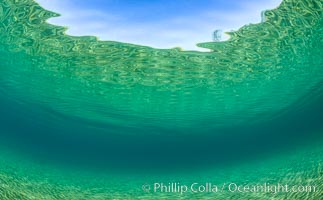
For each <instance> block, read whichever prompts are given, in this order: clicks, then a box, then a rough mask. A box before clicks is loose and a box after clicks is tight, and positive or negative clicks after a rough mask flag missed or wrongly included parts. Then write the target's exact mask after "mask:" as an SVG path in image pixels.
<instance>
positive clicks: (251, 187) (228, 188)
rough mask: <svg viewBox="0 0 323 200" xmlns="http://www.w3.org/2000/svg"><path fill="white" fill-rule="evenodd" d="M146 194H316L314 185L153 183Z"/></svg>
mask: <svg viewBox="0 0 323 200" xmlns="http://www.w3.org/2000/svg"><path fill="white" fill-rule="evenodd" d="M142 189H143V191H144V192H153V193H180V194H184V193H218V192H232V193H273V194H276V193H293V192H305V193H309V192H316V191H317V188H316V186H314V185H289V184H280V183H278V184H269V183H264V184H237V183H223V184H222V185H219V184H212V183H192V184H181V183H153V184H144V185H143V186H142Z"/></svg>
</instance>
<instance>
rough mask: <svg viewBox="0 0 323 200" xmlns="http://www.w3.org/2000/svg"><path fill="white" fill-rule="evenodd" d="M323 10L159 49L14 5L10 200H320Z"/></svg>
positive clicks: (4, 40)
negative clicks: (296, 189)
mask: <svg viewBox="0 0 323 200" xmlns="http://www.w3.org/2000/svg"><path fill="white" fill-rule="evenodd" d="M322 11H323V4H322V2H321V1H319V0H303V1H298V0H285V1H283V3H282V4H281V5H280V6H279V8H277V9H275V10H269V11H266V12H265V13H264V22H263V23H261V24H255V25H248V26H244V27H242V28H241V29H239V30H238V31H236V32H231V33H229V34H230V35H231V39H230V40H229V41H225V42H210V43H202V44H198V45H199V46H200V47H203V48H208V49H210V50H211V52H195V51H181V50H180V49H169V50H159V49H154V48H149V47H143V46H137V45H132V44H126V43H119V42H112V41H98V40H97V39H96V38H95V37H90V36H89V37H72V36H68V35H66V34H64V31H65V30H66V29H65V28H63V27H58V26H54V25H50V24H48V23H46V20H47V19H49V18H51V17H55V16H57V14H55V13H53V12H50V11H46V10H44V9H42V8H41V7H40V6H39V5H38V4H36V3H35V2H33V1H31V0H20V1H16V0H1V3H0V55H1V56H0V63H1V65H0V69H1V73H0V109H1V115H0V117H1V121H0V144H1V151H0V153H1V159H0V163H1V164H0V197H1V199H156V198H170V199H171V198H178V197H181V198H183V199H186V198H187V199H192V198H195V199H207V198H210V199H217V198H219V199H223V197H224V196H225V197H227V198H238V197H239V198H244V199H248V198H249V199H250V198H268V199H269V198H277V199H284V198H293V199H319V198H320V197H321V194H322V192H321V190H320V188H319V187H321V186H322V166H321V164H322V161H323V156H322V150H323V149H322V142H323V137H322V136H323V134H322V131H323V124H322V123H323V122H322V119H323V106H322V103H321V102H322V99H323V98H322V95H323V91H322V89H323V87H322V81H323V68H322V66H323V55H322V54H323V53H322V50H323V46H322V27H323V18H322V17H323V13H322ZM154 182H165V183H168V182H180V183H190V182H202V183H204V182H214V183H215V184H221V183H223V182H236V183H259V184H260V183H264V182H271V183H278V182H283V183H286V184H287V183H288V184H301V183H302V184H315V185H317V186H318V188H319V191H317V192H313V193H279V194H272V193H243V194H242V193H230V192H223V193H216V194H213V193H208V194H205V193H203V194H201V193H198V194H195V193H187V194H184V195H181V194H178V193H152V192H145V191H143V190H142V185H143V184H150V185H151V184H153V183H154Z"/></svg>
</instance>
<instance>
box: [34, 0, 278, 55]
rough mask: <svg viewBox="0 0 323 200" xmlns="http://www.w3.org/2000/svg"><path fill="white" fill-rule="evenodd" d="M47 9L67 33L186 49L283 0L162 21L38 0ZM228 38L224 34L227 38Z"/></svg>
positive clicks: (258, 18) (258, 15)
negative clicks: (133, 19)
mask: <svg viewBox="0 0 323 200" xmlns="http://www.w3.org/2000/svg"><path fill="white" fill-rule="evenodd" d="M36 1H37V2H38V3H40V5H41V6H43V7H44V8H45V9H48V10H51V11H54V12H57V13H60V14H61V16H60V17H57V18H52V19H50V20H49V21H48V22H49V23H52V24H56V25H61V26H67V27H68V28H69V29H68V30H67V34H69V35H75V36H82V35H94V36H97V37H99V38H100V39H101V40H111V41H119V42H126V43H133V44H138V45H145V46H151V47H155V48H173V47H182V48H183V49H185V50H199V51H205V49H202V48H198V47H196V44H197V43H201V42H208V41H212V33H213V31H215V30H216V29H221V30H224V31H229V30H237V29H238V28H239V27H241V26H243V25H245V24H249V23H259V22H260V21H261V11H263V10H266V9H272V8H275V7H277V6H278V5H279V3H280V2H281V0H259V1H257V3H255V2H253V4H250V3H245V2H244V3H242V2H240V3H239V2H237V4H239V5H238V6H239V7H240V9H239V11H229V12H227V11H226V12H219V11H213V10H208V11H207V12H204V13H201V14H200V15H199V16H191V17H185V18H184V17H178V18H174V19H172V20H168V21H164V22H163V23H159V24H152V23H140V24H138V23H136V22H131V23H130V22H129V21H127V20H125V19H123V18H122V16H114V15H110V14H108V13H105V12H101V11H98V10H90V9H87V8H82V9H81V10H80V9H75V8H73V6H71V5H69V1H68V0H65V1H62V0H36ZM224 39H225V38H224Z"/></svg>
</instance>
